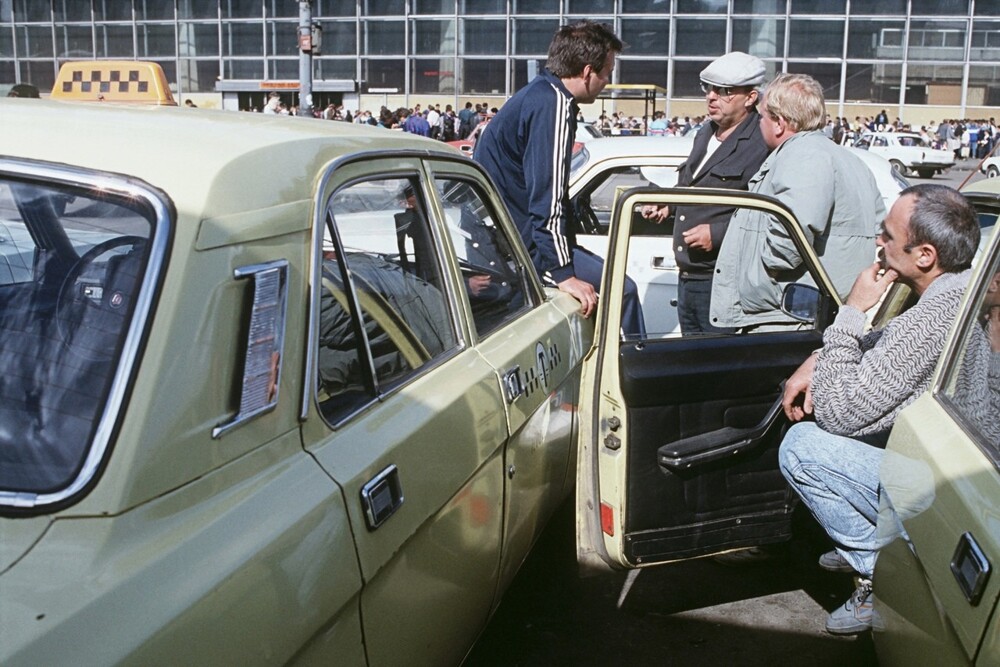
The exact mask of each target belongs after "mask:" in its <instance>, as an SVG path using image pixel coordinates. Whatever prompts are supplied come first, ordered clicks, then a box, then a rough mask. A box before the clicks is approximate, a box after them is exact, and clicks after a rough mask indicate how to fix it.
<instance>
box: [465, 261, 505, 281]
mask: <svg viewBox="0 0 1000 667" xmlns="http://www.w3.org/2000/svg"><path fill="white" fill-rule="evenodd" d="M458 266H459V268H460V269H462V275H463V276H465V277H466V278H468V277H471V276H489V277H490V281H496V282H504V281H506V280H510V277H509V276H508V275H507V274H505V273H504V272H503V271H500V270H498V269H495V268H493V267H490V266H483V265H482V264H475V263H473V262H470V261H468V260H466V259H459V260H458Z"/></svg>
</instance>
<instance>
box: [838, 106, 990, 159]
mask: <svg viewBox="0 0 1000 667" xmlns="http://www.w3.org/2000/svg"><path fill="white" fill-rule="evenodd" d="M823 131H824V133H825V134H826V136H827V137H829V138H830V139H832V140H833V141H835V142H836V143H838V144H840V145H842V146H850V145H852V144H853V143H854V141H855V140H856V139H857V138H858V137H860V136H861V135H862V134H863V133H864V132H915V133H917V134H919V135H920V137H921V138H922V139H923V140H924V141H926V142H927V143H928V145H930V146H931V147H933V148H937V149H942V150H949V151H952V152H954V154H955V159H956V160H961V159H964V158H975V159H982V158H984V157H986V156H987V155H989V154H990V152H991V151H992V150H993V147H994V146H995V145H996V143H997V125H996V119H995V118H990V119H988V120H987V119H985V118H979V119H968V118H966V119H945V120H943V121H941V122H940V123H936V122H935V121H933V120H932V121H931V122H929V123H927V124H926V125H921V126H920V127H918V128H914V127H913V126H911V125H910V124H909V123H904V122H903V121H902V120H900V119H899V118H896V120H894V121H892V122H889V118H888V116H887V115H886V112H885V111H884V110H883V111H881V112H880V113H878V114H877V115H876V116H874V117H868V116H864V117H862V116H855V117H854V121H853V122H851V121H850V120H848V119H847V118H831V119H829V120H828V121H827V123H826V127H825V128H824V130H823Z"/></svg>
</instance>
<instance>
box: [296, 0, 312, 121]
mask: <svg viewBox="0 0 1000 667" xmlns="http://www.w3.org/2000/svg"><path fill="white" fill-rule="evenodd" d="M312 52H313V47H312V0H299V115H300V116H306V117H308V118H312V115H313V96H312V87H313V62H312Z"/></svg>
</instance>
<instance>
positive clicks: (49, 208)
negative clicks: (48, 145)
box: [0, 173, 156, 506]
mask: <svg viewBox="0 0 1000 667" xmlns="http://www.w3.org/2000/svg"><path fill="white" fill-rule="evenodd" d="M155 223H156V215H155V214H154V212H153V208H152V207H151V206H150V204H149V202H148V201H146V200H144V199H143V198H141V197H134V196H119V195H113V194H109V191H108V190H107V189H103V188H97V187H83V186H76V185H69V184H66V183H58V182H57V183H48V182H45V181H41V180H33V181H29V180H22V179H20V178H18V177H14V176H5V175H4V174H2V173H0V367H2V368H3V370H4V372H3V373H2V374H0V504H5V505H12V504H13V505H26V506H32V505H34V504H35V501H36V500H37V498H38V497H39V496H44V495H48V494H57V495H58V494H59V493H60V492H64V493H65V492H68V491H71V490H74V489H76V488H79V487H82V486H83V485H84V484H85V483H86V481H87V480H88V479H89V478H90V477H92V476H93V472H94V470H95V469H96V468H97V466H98V465H99V462H100V460H101V458H102V454H103V452H104V450H105V448H106V446H107V443H108V440H109V433H110V430H111V427H112V425H113V422H114V419H113V416H114V414H116V407H114V406H111V405H109V403H111V402H112V401H110V398H111V396H112V394H113V393H117V394H118V397H119V398H120V395H121V394H122V391H121V388H120V386H121V384H122V380H121V379H120V378H118V377H117V376H118V375H119V371H120V370H121V368H120V367H121V359H122V357H123V349H124V346H125V343H126V339H127V334H128V333H129V330H130V324H131V322H132V320H133V316H134V314H135V312H136V304H137V301H138V299H139V296H140V291H141V290H140V288H141V286H142V284H143V277H144V274H145V273H146V270H147V265H148V262H149V257H150V243H151V239H152V233H153V230H154V228H155ZM133 338H134V337H133Z"/></svg>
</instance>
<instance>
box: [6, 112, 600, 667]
mask: <svg viewBox="0 0 1000 667" xmlns="http://www.w3.org/2000/svg"><path fill="white" fill-rule="evenodd" d="M67 116H71V117H72V119H73V120H72V122H71V123H70V122H66V119H67ZM0 124H2V125H3V127H4V132H3V134H2V137H0V234H3V237H4V243H3V244H2V245H3V246H4V247H16V250H14V251H11V252H4V253H3V255H2V256H3V263H2V264H0V266H2V267H3V268H4V269H5V270H3V271H0V326H2V336H0V360H2V363H3V370H4V372H3V374H2V375H3V377H2V378H0V398H2V399H3V400H2V401H0V425H2V426H3V428H2V429H0V534H2V536H3V539H2V540H0V590H2V591H3V593H2V604H0V664H4V665H9V666H14V665H38V664H69V663H74V664H117V663H122V662H133V663H141V664H156V663H192V664H204V663H215V664H276V663H282V664H284V663H291V662H327V663H330V662H336V663H337V664H354V665H368V666H374V665H399V664H434V665H444V664H458V663H459V662H460V661H461V660H462V658H463V657H464V656H465V654H466V652H467V651H468V649H469V647H470V646H471V645H472V643H473V642H474V641H475V639H476V637H477V636H478V634H479V633H480V632H481V630H482V628H483V627H484V626H485V625H486V623H487V621H488V619H489V617H490V615H491V613H492V611H493V610H494V609H495V608H496V607H497V605H498V604H499V602H500V599H501V596H502V594H503V591H504V590H505V588H506V587H507V585H508V584H509V583H510V581H511V579H512V578H513V577H514V574H515V573H516V571H517V569H518V567H519V566H520V565H521V563H522V561H523V560H524V558H525V555H526V554H527V552H528V550H529V549H530V548H531V546H532V544H533V543H534V541H535V539H536V537H537V536H538V534H539V532H540V531H541V530H542V528H543V527H544V526H545V524H546V521H547V519H548V517H549V516H550V515H551V513H552V512H553V511H554V509H555V508H556V507H557V506H558V505H559V504H560V503H561V502H562V501H563V500H564V499H565V498H566V497H567V495H568V493H569V492H570V490H571V489H572V485H573V475H572V472H571V471H572V470H573V467H574V457H575V449H574V447H573V441H572V436H573V434H574V433H575V431H576V420H577V415H578V414H580V413H579V411H578V409H577V407H578V386H579V369H580V360H581V358H582V356H583V354H584V353H585V352H586V350H587V349H589V347H590V344H591V340H592V324H591V322H590V321H585V320H583V319H582V318H581V317H580V315H579V312H578V311H579V304H578V303H577V302H576V301H575V300H574V299H573V298H572V297H570V296H569V295H566V294H562V293H559V292H558V291H555V290H548V289H544V288H543V287H542V286H541V284H540V281H539V278H538V276H537V275H536V274H535V272H534V270H533V268H532V264H531V261H530V258H529V257H528V255H527V252H526V250H525V248H524V247H523V245H522V244H521V242H520V237H519V236H518V234H517V232H516V230H515V229H514V227H513V225H512V224H511V222H510V220H509V218H508V216H507V213H506V210H505V208H504V206H503V204H502V202H501V200H500V198H499V196H498V195H497V193H496V192H495V191H494V190H493V188H492V186H491V185H490V181H489V179H488V178H487V176H486V175H485V174H484V173H483V172H482V170H481V169H480V168H479V167H478V166H477V165H476V164H474V163H473V162H471V161H470V160H468V159H466V158H464V157H462V156H461V155H460V154H459V153H457V152H456V151H453V150H451V149H449V148H447V147H445V146H443V145H442V144H441V143H440V142H434V141H431V140H428V139H424V138H420V137H415V136H408V135H406V134H404V133H398V132H393V133H389V132H383V131H380V130H377V129H373V128H364V127H359V126H352V125H350V124H345V123H324V122H320V121H313V120H308V119H281V118H274V117H267V116H263V115H254V114H237V113H219V112H211V111H202V110H196V109H195V110H192V109H176V108H156V109H154V108H149V107H146V108H138V107H136V108H121V107H116V106H114V105H111V104H89V105H83V104H70V103H65V102H53V101H44V100H43V101H39V100H16V99H12V100H0Z"/></svg>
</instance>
